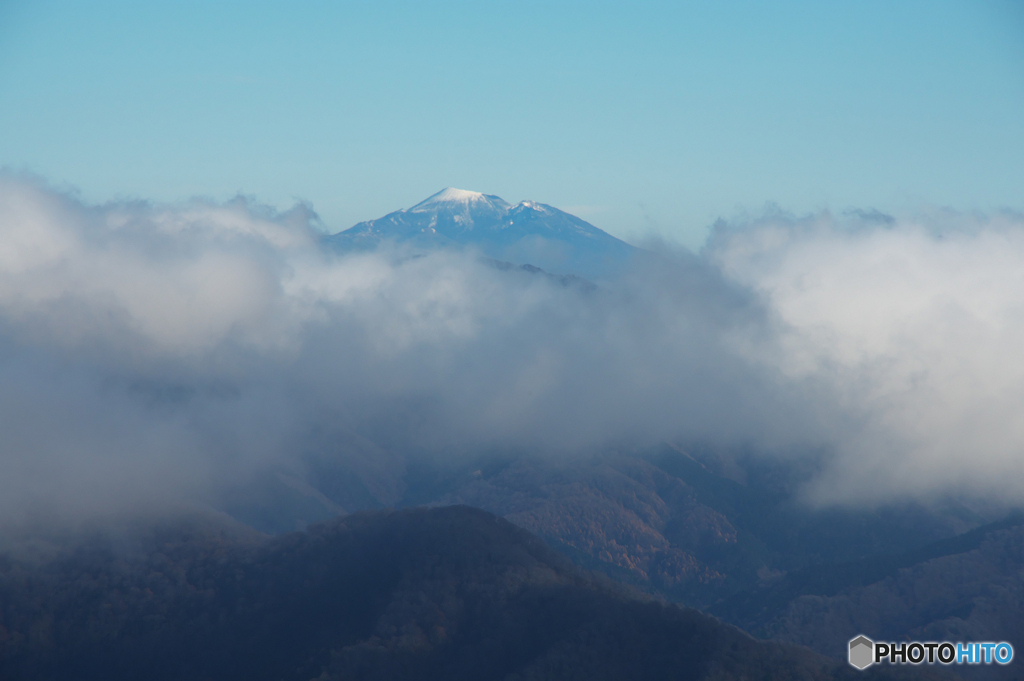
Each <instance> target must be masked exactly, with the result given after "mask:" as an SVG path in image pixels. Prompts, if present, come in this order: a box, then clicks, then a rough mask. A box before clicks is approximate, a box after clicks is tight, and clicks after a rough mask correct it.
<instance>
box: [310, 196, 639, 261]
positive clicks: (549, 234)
mask: <svg viewBox="0 0 1024 681" xmlns="http://www.w3.org/2000/svg"><path fill="white" fill-rule="evenodd" d="M385 241H395V242H399V243H406V244H410V245H413V246H415V247H420V248H441V247H446V246H449V247H450V246H456V247H467V246H468V247H473V248H476V249H478V250H480V251H481V252H482V253H483V254H484V255H486V256H488V257H491V258H496V259H498V260H503V261H509V262H514V263H516V264H520V265H522V264H530V265H534V266H537V267H541V268H543V269H545V270H548V271H550V272H556V273H559V274H572V273H575V274H581V275H583V276H586V277H590V278H600V277H602V276H604V275H607V274H610V273H613V272H614V271H616V270H617V269H619V268H621V267H622V266H623V265H625V263H626V262H627V261H628V260H629V259H630V258H631V257H632V256H634V255H635V254H636V253H637V251H638V249H636V248H634V247H633V246H630V245H629V244H627V243H626V242H624V241H621V240H619V239H616V238H615V237H613V236H612V235H611V234H608V233H607V232H604V231H602V230H600V229H598V228H597V227H595V226H593V225H592V224H590V223H589V222H586V221H584V220H581V219H580V218H578V217H576V216H574V215H570V214H569V213H566V212H564V211H561V210H558V209H557V208H553V207H552V206H548V205H545V204H543V203H536V202H534V201H522V202H520V203H517V204H516V205H514V206H513V205H510V204H509V203H507V202H506V201H504V200H503V199H501V198H500V197H497V196H494V195H491V194H481V193H479V192H471V191H466V190H463V189H454V188H452V187H449V188H447V189H444V190H442V191H440V192H438V193H436V194H434V195H433V196H431V197H430V198H428V199H426V200H424V201H421V202H420V203H417V204H416V205H415V206H413V207H412V208H408V209H404V210H398V211H395V212H393V213H389V214H387V215H385V216H384V217H382V218H378V219H376V220H369V221H368V222H360V223H359V224H358V225H356V226H355V227H352V228H351V229H346V230H345V231H343V232H339V233H337V234H334V235H332V236H329V237H327V238H326V242H327V243H328V244H329V245H330V246H332V247H334V248H337V249H340V250H364V249H371V248H376V247H377V246H378V245H379V244H381V243H382V242H385Z"/></svg>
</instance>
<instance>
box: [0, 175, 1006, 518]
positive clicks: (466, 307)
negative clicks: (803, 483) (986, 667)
mask: <svg viewBox="0 0 1024 681" xmlns="http://www.w3.org/2000/svg"><path fill="white" fill-rule="evenodd" d="M313 220H315V214H313V213H312V212H311V211H310V210H309V209H308V208H306V207H304V206H298V207H296V208H295V209H293V210H291V211H288V212H286V213H276V212H274V211H271V210H269V209H266V208H264V207H260V206H258V205H255V204H253V203H252V202H247V201H241V200H239V201H234V202H231V203H229V204H226V205H209V204H203V203H192V204H187V205H180V206H154V205H149V204H145V203H112V204H107V205H103V206H88V205H83V204H81V203H80V202H78V201H76V200H75V199H73V198H69V197H68V196H65V195H62V194H60V193H59V192H55V191H53V190H50V189H47V188H46V187H43V186H41V185H40V184H38V183H35V182H32V181H27V180H24V179H19V178H15V177H11V176H6V177H3V178H2V179H0V374H2V376H3V377H4V380H3V381H0V403H2V404H3V405H5V407H4V409H2V410H0V432H3V433H4V448H3V449H2V451H0V514H4V515H5V516H6V517H13V515H14V514H16V513H17V512H21V511H22V510H25V509H30V508H37V507H54V506H55V505H56V506H58V507H60V508H67V509H68V510H69V512H74V513H81V512H83V511H84V510H87V509H91V508H108V507H111V506H117V505H118V504H137V503H143V502H152V501H153V500H154V499H166V500H171V499H176V498H181V497H183V496H196V495H198V496H200V497H201V496H203V495H205V494H209V493H210V490H211V489H213V488H214V487H215V486H216V485H217V484H219V483H220V482H223V481H224V480H225V479H231V478H233V477H237V476H240V475H244V474H246V472H248V471H252V470H255V469H256V468H259V467H261V466H265V465H268V464H276V465H282V466H287V465H289V463H290V462H294V461H295V460H296V458H297V457H298V456H299V455H300V454H302V453H303V451H304V450H305V449H308V448H309V447H310V446H313V444H312V443H315V442H317V441H318V440H317V437H319V435H316V433H323V432H327V431H330V432H338V431H345V432H349V433H352V434H353V435H355V436H359V437H367V438H370V439H377V440H378V441H380V442H381V443H382V445H383V446H385V447H387V448H390V449H391V450H392V451H393V450H395V449H402V448H408V449H410V450H412V449H416V450H428V451H434V452H446V453H448V454H449V455H451V456H458V455H460V454H462V453H470V452H479V451H483V450H485V449H486V448H488V447H492V446H499V447H502V448H506V449H507V448H521V449H540V450H545V451H548V452H550V453H552V455H557V454H560V453H565V452H573V451H589V450H591V449H593V448H596V447H603V446H621V445H634V444H644V443H652V442H656V441H658V440H661V439H677V440H682V441H702V442H710V443H712V444H718V445H723V446H736V445H749V446H753V447H754V448H756V449H758V450H759V451H762V452H764V453H766V455H790V456H800V455H804V454H805V453H806V452H822V451H825V452H830V453H831V455H830V458H829V459H828V465H827V466H826V467H825V468H824V469H823V472H822V473H821V476H820V477H819V478H817V479H815V480H814V481H813V483H812V486H811V487H810V488H809V493H810V495H811V497H812V498H815V499H818V500H827V501H838V502H857V501H864V500H867V501H870V502H875V501H886V500H891V499H894V498H902V497H905V496H907V495H910V496H914V497H922V496H929V495H935V494H944V493H956V492H961V491H964V490H966V491H969V492H971V493H975V494H981V495H984V494H996V495H1000V496H1001V497H1002V498H1004V499H1020V498H1022V497H1024V481H1022V479H1021V478H1022V476H1021V474H1020V473H1019V470H1020V468H1021V463H1024V461H1022V454H1021V443H1022V442H1024V432H1022V430H1024V416H1022V415H1024V361H1022V360H1021V359H1020V353H1019V348H1020V347H1021V346H1022V341H1024V337H1022V336H1024V318H1022V312H1024V305H1022V303H1024V286H1022V285H1021V284H1022V283H1024V282H1022V281H1021V279H1022V275H1021V270H1022V268H1021V267H1020V264H1021V263H1024V225H1022V222H1024V221H1022V220H1021V219H1020V218H1019V217H1017V216H1012V215H1007V216H1000V217H998V218H991V219H985V218H974V217H971V216H962V215H954V216H949V215H941V214H939V215H937V216H933V217H930V218H924V219H922V220H919V221H917V222H904V221H895V222H885V221H882V222H879V221H878V220H867V218H864V217H863V216H857V215H853V217H850V218H846V219H844V220H836V219H833V218H831V217H829V216H818V217H814V218H808V219H803V220H795V219H791V218H785V217H778V216H776V217H774V218H766V219H764V220H761V221H755V222H752V223H750V224H745V225H741V226H733V227H726V226H722V227H720V228H719V229H718V231H717V233H716V236H715V237H714V239H713V240H712V242H711V243H710V245H709V247H708V248H707V249H706V250H705V252H704V253H703V254H702V255H701V256H700V257H695V256H690V255H679V254H675V255H673V254H670V253H668V252H664V253H662V254H660V255H652V256H651V257H650V258H649V259H648V260H647V261H646V262H645V263H644V265H643V268H642V271H636V272H634V273H632V274H631V275H629V276H627V277H625V278H624V279H623V280H622V281H621V282H619V283H618V284H616V285H615V286H614V287H612V288H605V289H602V290H597V291H592V290H586V289H584V288H581V287H573V286H563V285H561V284H560V283H558V282H557V281H554V280H551V279H549V278H547V277H544V276H542V275H536V274H529V273H527V272H522V271H516V270H513V271H501V270H499V269H497V268H494V267H492V266H490V265H488V264H487V263H486V262H483V261H480V260H477V259H475V258H473V257H472V256H470V255H467V254H460V253H452V252H436V253H432V254H429V255H425V256H423V255H415V254H410V253H408V252H403V251H401V250H382V251H379V252H375V253H363V254H353V255H347V256H334V255H331V254H329V253H326V252H324V251H322V250H320V249H319V247H318V245H317V241H316V230H315V229H313V227H312V226H311V221H313ZM851 220H853V221H856V220H861V221H862V222H861V223H856V222H851ZM951 220H952V221H954V222H956V223H957V224H956V225H955V226H954V227H948V225H947V223H949V222H950V221H951ZM878 224H882V225H883V226H882V227H879V226H877V225H878ZM940 225H943V229H942V230H939V229H938V226H940ZM385 440H386V442H385Z"/></svg>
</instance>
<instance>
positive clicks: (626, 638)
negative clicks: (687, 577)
mask: <svg viewBox="0 0 1024 681" xmlns="http://www.w3.org/2000/svg"><path fill="white" fill-rule="evenodd" d="M887 673H888V674H892V673H894V670H887V669H877V670H875V671H874V673H871V674H868V675H863V674H859V673H856V672H854V671H853V670H852V669H851V668H849V667H847V666H846V665H844V664H839V663H836V662H834V661H831V660H827V659H826V658H823V657H819V656H818V655H816V654H814V653H811V652H809V651H807V650H805V649H801V648H797V647H792V646H787V645H784V644H779V643H765V642H759V641H756V640H754V639H752V638H750V637H748V636H747V635H746V634H744V633H742V632H741V631H739V630H738V629H735V628H733V627H731V626H728V625H725V624H721V623H719V622H718V621H716V620H714V619H713V618H710V617H708V616H706V615H703V614H700V613H698V612H697V611H695V610H690V609H684V608H680V607H678V606H674V605H666V604H663V603H660V602H656V601H652V600H649V599H643V598H640V597H637V596H636V595H635V594H633V593H632V592H627V591H626V590H624V588H623V587H619V586H616V585H614V584H613V583H611V582H608V581H607V580H605V579H603V578H599V577H594V576H591V575H588V574H585V573H583V572H580V571H579V570H578V569H577V568H574V567H573V566H572V565H571V563H569V561H568V560H567V559H565V558H564V557H562V556H561V555H560V554H558V553H556V552H555V551H553V550H552V549H550V548H549V547H548V546H547V545H546V544H545V543H544V542H542V541H541V540H539V539H537V538H535V537H534V536H532V535H530V534H529V533H527V532H526V531H524V530H522V529H520V528H518V527H516V526H514V525H512V524H511V523H509V522H507V521H505V520H503V519H501V518H498V517H496V516H494V515H491V514H489V513H486V512H484V511H480V510H477V509H472V508H468V507H465V506H454V507H446V508H436V509H431V510H424V509H413V510H406V511H381V512H368V513H357V514H352V515H349V516H346V517H343V518H339V519H336V520H332V521H329V522H326V523H322V524H319V525H315V526H313V527H311V528H310V529H309V530H308V531H306V532H296V533H291V534H287V535H283V536H280V537H276V538H273V539H259V538H253V537H252V536H247V535H245V534H240V533H238V532H233V531H229V530H227V529H224V528H218V527H211V526H210V525H203V526H200V525H196V524H194V523H185V524H181V525H178V526H171V525H164V526H163V527H162V528H160V529H157V530H150V531H148V532H146V533H145V534H143V535H141V536H136V537H135V538H134V539H133V540H132V541H130V542H127V541H124V540H123V539H122V540H118V541H114V540H112V539H110V538H105V539H101V538H94V539H92V540H90V541H85V542H79V543H78V544H77V545H76V546H75V547H74V548H70V549H65V550H61V551H59V552H57V553H56V555H51V556H48V557H46V558H39V557H38V556H36V557H35V558H31V559H29V558H26V557H24V556H21V555H18V554H11V553H7V554H4V555H3V557H2V558H0V678H3V679H7V680H12V681H13V680H17V679H104V680H105V681H114V680H118V679H147V680H154V681H157V680H160V679H175V680H179V679H180V680H184V679H204V680H206V679H223V680H227V679H247V680H249V679H274V680H275V681H276V680H278V679H301V680H303V681H306V680H310V679H323V680H327V679H577V678H578V679H601V678H605V679H630V678H635V679H657V678H672V679H727V678H728V679H833V678H884V677H885V674H887ZM904 673H905V672H904ZM917 673H918V676H917V677H915V678H920V674H921V673H927V670H918V672H917Z"/></svg>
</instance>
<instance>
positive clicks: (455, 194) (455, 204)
mask: <svg viewBox="0 0 1024 681" xmlns="http://www.w3.org/2000/svg"><path fill="white" fill-rule="evenodd" d="M477 204H489V205H490V206H491V207H493V208H498V209H507V208H508V204H507V203H505V201H503V200H502V199H501V198H500V197H497V196H492V195H489V194H481V193H480V192H472V191H468V190H466V189H456V188H455V187H446V188H445V189H442V190H441V191H439V192H438V193H436V194H434V195H433V196H430V197H428V198H426V199H424V200H423V201H420V202H419V203H417V204H416V205H415V206H413V207H412V208H410V209H409V212H412V213H422V212H426V211H436V210H445V209H447V210H451V209H455V210H460V209H469V208H474V207H476V205H477Z"/></svg>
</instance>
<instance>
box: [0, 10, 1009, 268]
mask: <svg viewBox="0 0 1024 681" xmlns="http://www.w3.org/2000/svg"><path fill="white" fill-rule="evenodd" d="M1022 112H1024V3H1020V2H1005V1H986V0H971V1H967V0H961V1H950V0H931V1H929V2H897V3H894V2H870V1H866V2H856V3H854V2H844V3H839V2H772V3H767V2H761V3H753V2H749V3H748V2H721V3H705V2H700V3H697V2H693V3H687V2H666V3H660V2H646V3H639V4H638V3H629V4H627V3H601V2H543V3H541V2H536V3H534V2H476V3H412V2H408V3H406V2H333V3H328V2H301V3H295V2H291V3H285V2H259V1H253V0H249V1H247V2H244V3H243V2H237V3H236V2H159V1H152V2H145V3H141V2H111V1H106V0H92V1H91V2H88V3H82V2H47V1H45V0H44V1H37V2H32V3H27V2H11V1H6V2H5V1H3V0H0V165H4V166H6V167H8V168H11V169H14V170H29V171H31V172H34V173H37V174H39V175H42V176H43V177H44V178H46V179H47V180H49V181H51V182H53V183H54V184H56V185H57V186H62V187H63V186H67V187H73V188H76V189H77V190H79V191H80V192H81V196H82V197H83V198H84V199H86V200H88V201H104V200H108V199H111V198H126V197H138V198H144V199H150V200H156V201H178V200H182V199H186V198H189V197H191V196H196V195H199V196H206V197H211V198H213V199H216V200H223V199H227V198H230V197H231V196H233V195H235V194H236V193H238V192H242V193H245V194H249V195H253V196H255V197H256V198H257V199H258V200H260V201H263V202H265V203H269V204H272V205H276V206H278V207H280V208H286V207H287V206H289V205H290V204H291V203H292V202H293V201H294V200H295V199H303V200H307V201H310V202H311V203H312V204H313V206H314V208H315V209H316V210H317V212H318V213H319V214H320V215H321V217H322V218H323V220H324V223H325V225H326V226H327V227H328V229H329V230H330V231H337V230H340V229H344V228H347V227H349V226H351V225H352V224H354V223H355V222H358V221H360V220H365V219H369V218H374V217H379V216H380V215H382V214H384V213H386V212H389V211H391V210H394V209H396V208H401V207H407V206H410V205H412V204H414V203H416V202H417V201H419V200H420V199H423V198H425V197H426V196H428V195H429V194H432V193H433V192H435V191H437V190H438V189H441V188H442V187H445V186H456V187H462V188H466V189H474V190H478V191H484V192H487V193H494V194H498V195H500V196H502V197H503V198H505V199H507V200H510V201H518V200H521V199H527V198H529V199H534V200H537V201H542V202H544V203H550V204H552V205H555V206H558V207H560V208H563V209H566V210H570V211H571V212H574V213H576V214H578V215H580V216H582V217H584V218H586V219H587V220H589V221H591V222H593V223H594V224H596V225H597V226H599V227H601V228H603V229H606V230H607V231H609V232H611V233H613V234H615V235H617V236H620V237H624V238H627V239H632V240H636V239H637V238H640V237H643V236H644V235H646V234H649V233H651V232H655V233H659V234H661V235H663V236H667V237H669V238H671V239H674V240H677V241H680V242H682V243H684V244H686V245H688V246H690V247H694V248H696V247H699V245H700V244H701V243H702V242H703V239H704V235H705V233H706V229H707V227H708V225H710V224H711V223H712V222H713V221H714V220H715V219H716V218H718V217H720V216H722V217H727V218H728V217H731V216H734V215H736V214H737V213H742V212H743V211H750V212H757V211H759V210H761V209H762V207H763V206H764V204H765V202H768V201H771V202H776V203H778V204H779V205H781V206H782V207H783V208H785V209H788V210H791V211H794V212H798V213H801V212H807V211H815V210H821V209H830V210H832V211H835V212H841V211H843V210H846V209H849V208H851V207H861V208H878V209H880V210H883V211H888V212H913V211H916V210H920V209H921V208H923V207H931V206H948V207H952V208H956V209H961V210H981V211H992V210H996V209H999V208H1011V209H1015V210H1024V191H1022V188H1024V113H1022Z"/></svg>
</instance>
